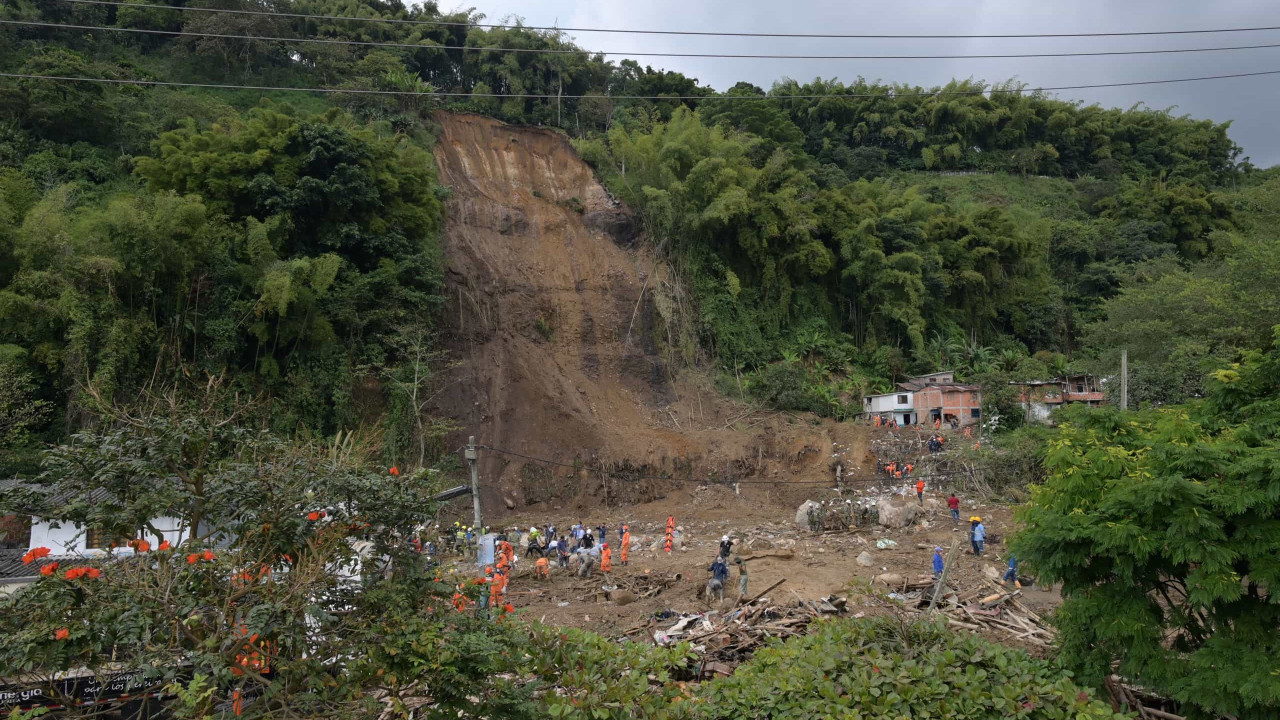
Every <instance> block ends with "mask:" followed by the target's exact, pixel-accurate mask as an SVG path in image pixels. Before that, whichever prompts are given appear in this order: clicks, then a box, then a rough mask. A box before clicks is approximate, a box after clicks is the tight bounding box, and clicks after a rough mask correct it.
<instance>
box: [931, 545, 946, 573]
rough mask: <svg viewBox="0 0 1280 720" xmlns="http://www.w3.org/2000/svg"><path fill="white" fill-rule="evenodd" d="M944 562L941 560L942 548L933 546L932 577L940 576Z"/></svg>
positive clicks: (944, 565)
mask: <svg viewBox="0 0 1280 720" xmlns="http://www.w3.org/2000/svg"><path fill="white" fill-rule="evenodd" d="M944 567H946V564H945V563H943V562H942V548H940V547H935V548H934V549H933V579H934V580H937V579H938V578H940V577H942V569H943V568H944Z"/></svg>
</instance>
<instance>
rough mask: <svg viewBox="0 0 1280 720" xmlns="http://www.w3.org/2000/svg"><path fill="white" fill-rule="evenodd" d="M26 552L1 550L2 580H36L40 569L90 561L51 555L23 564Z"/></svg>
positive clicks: (75, 557)
mask: <svg viewBox="0 0 1280 720" xmlns="http://www.w3.org/2000/svg"><path fill="white" fill-rule="evenodd" d="M26 554H27V551H26V550H0V580H2V581H7V582H13V581H14V580H34V579H35V578H37V577H40V568H42V567H44V566H45V565H49V564H51V563H61V562H67V561H72V562H78V561H84V560H88V558H83V557H80V556H78V555H50V556H48V557H43V558H40V559H39V560H35V561H33V562H32V563H31V564H30V565H28V564H26V563H24V562H22V556H23V555H26Z"/></svg>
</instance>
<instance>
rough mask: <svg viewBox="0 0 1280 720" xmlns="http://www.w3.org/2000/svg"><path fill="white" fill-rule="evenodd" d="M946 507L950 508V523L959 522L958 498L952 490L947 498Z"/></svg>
mask: <svg viewBox="0 0 1280 720" xmlns="http://www.w3.org/2000/svg"><path fill="white" fill-rule="evenodd" d="M947 507H949V508H951V524H952V525H955V524H956V523H958V522H960V498H958V497H956V494H955V493H954V492H953V493H951V497H949V498H947Z"/></svg>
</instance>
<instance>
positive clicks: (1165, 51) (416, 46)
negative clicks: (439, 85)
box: [0, 0, 1280, 60]
mask: <svg viewBox="0 0 1280 720" xmlns="http://www.w3.org/2000/svg"><path fill="white" fill-rule="evenodd" d="M68 1H70V0H68ZM0 25H24V26H30V27H46V28H56V29H61V30H94V31H104V32H123V33H135V34H142V35H166V36H174V37H203V38H218V39H223V40H265V41H269V42H291V43H317V44H321V45H356V46H362V47H394V48H411V49H413V50H461V51H464V52H504V53H524V54H532V55H580V54H581V55H611V56H630V57H671V58H722V59H755V60H993V59H1015V58H1065V57H1109V56H1116V55H1171V54H1185V53H1204V52H1228V51H1233V50H1261V49H1266V48H1277V47H1280V43H1264V44H1257V45H1226V46H1219V47H1201V48H1157V49H1152V50H1098V51H1081V52H1040V53H987V54H949V55H948V54H943V55H791V54H773V53H691V52H632V51H625V50H585V49H582V48H576V47H575V48H518V47H482V46H473V45H423V44H421V43H405V42H391V41H375V40H342V39H338V38H305V37H279V36H273V35H231V34H226V33H210V32H198V31H189V30H156V29H152V28H129V27H104V26H101V25H70V24H65V23H50V22H39V21H35V20H0Z"/></svg>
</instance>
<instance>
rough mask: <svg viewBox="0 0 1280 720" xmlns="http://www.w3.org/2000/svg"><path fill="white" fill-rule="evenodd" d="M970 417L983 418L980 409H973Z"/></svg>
mask: <svg viewBox="0 0 1280 720" xmlns="http://www.w3.org/2000/svg"><path fill="white" fill-rule="evenodd" d="M969 417H971V418H976V417H982V411H981V410H979V409H978V408H973V409H972V410H970V411H969Z"/></svg>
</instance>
